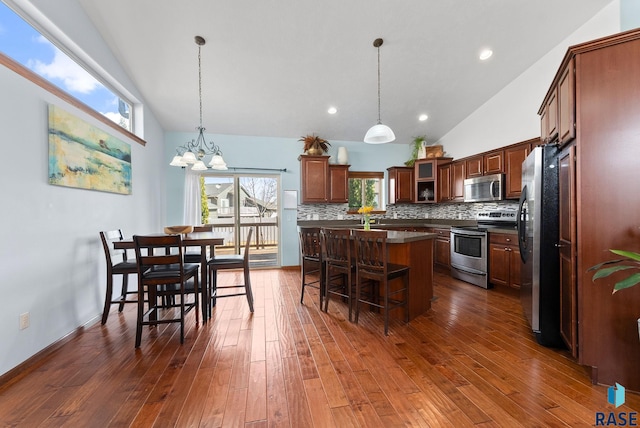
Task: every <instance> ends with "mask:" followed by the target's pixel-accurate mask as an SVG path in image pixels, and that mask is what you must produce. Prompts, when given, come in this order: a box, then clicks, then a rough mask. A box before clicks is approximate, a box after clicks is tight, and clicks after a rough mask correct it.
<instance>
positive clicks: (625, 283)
mask: <svg viewBox="0 0 640 428" xmlns="http://www.w3.org/2000/svg"><path fill="white" fill-rule="evenodd" d="M639 282H640V273H634V274H633V275H631V276H628V277H627V278H625V279H623V280H622V281H620V282H616V285H614V286H613V293H615V292H616V291H620V290H624V289H625V288H629V287H633V286H634V285H636V284H638V283H639ZM613 293H612V294H613Z"/></svg>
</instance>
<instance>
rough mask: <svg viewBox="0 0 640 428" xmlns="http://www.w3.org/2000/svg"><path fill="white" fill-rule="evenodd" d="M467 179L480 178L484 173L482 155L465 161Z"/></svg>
mask: <svg viewBox="0 0 640 428" xmlns="http://www.w3.org/2000/svg"><path fill="white" fill-rule="evenodd" d="M465 166H466V170H467V178H473V177H481V176H482V175H483V173H484V158H483V157H482V155H477V156H472V157H470V158H467V159H466V160H465Z"/></svg>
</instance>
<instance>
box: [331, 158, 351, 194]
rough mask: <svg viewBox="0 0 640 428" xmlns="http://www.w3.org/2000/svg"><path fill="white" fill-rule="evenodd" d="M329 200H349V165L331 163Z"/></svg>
mask: <svg viewBox="0 0 640 428" xmlns="http://www.w3.org/2000/svg"><path fill="white" fill-rule="evenodd" d="M329 202H336V203H347V202H349V165H329Z"/></svg>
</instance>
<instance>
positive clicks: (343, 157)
mask: <svg viewBox="0 0 640 428" xmlns="http://www.w3.org/2000/svg"><path fill="white" fill-rule="evenodd" d="M338 163H339V164H340V165H346V164H348V163H349V155H348V154H347V148H346V147H338Z"/></svg>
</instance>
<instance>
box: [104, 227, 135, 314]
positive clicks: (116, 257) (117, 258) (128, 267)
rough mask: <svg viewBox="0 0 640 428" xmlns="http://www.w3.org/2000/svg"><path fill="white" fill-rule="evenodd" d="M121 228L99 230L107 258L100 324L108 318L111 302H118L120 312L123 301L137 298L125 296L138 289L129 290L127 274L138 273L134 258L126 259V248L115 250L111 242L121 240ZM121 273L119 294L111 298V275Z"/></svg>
mask: <svg viewBox="0 0 640 428" xmlns="http://www.w3.org/2000/svg"><path fill="white" fill-rule="evenodd" d="M122 239H123V237H122V230H120V229H118V230H109V231H104V232H100V240H101V241H102V248H103V249H104V255H105V258H106V260H107V291H106V296H105V298H104V309H103V310H102V324H105V323H106V322H107V319H108V318H109V310H110V309H111V305H112V304H116V303H117V304H118V305H119V306H118V312H122V309H124V304H125V303H135V302H137V301H138V300H137V299H127V296H130V295H137V294H138V290H133V291H129V275H131V274H136V273H138V267H137V266H136V261H135V259H133V260H128V259H127V250H115V249H114V248H113V243H114V242H115V241H122ZM115 275H122V290H121V292H120V296H118V297H116V298H115V299H114V298H113V277H114V276H115Z"/></svg>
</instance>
